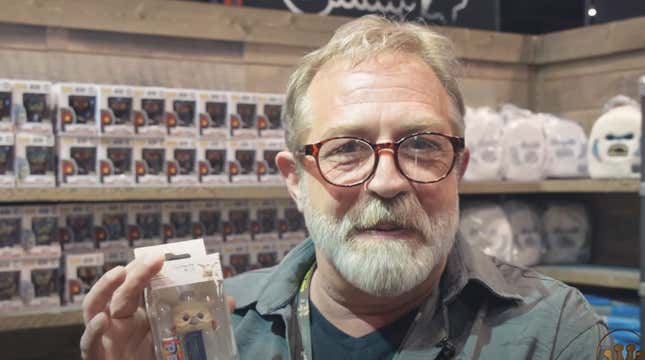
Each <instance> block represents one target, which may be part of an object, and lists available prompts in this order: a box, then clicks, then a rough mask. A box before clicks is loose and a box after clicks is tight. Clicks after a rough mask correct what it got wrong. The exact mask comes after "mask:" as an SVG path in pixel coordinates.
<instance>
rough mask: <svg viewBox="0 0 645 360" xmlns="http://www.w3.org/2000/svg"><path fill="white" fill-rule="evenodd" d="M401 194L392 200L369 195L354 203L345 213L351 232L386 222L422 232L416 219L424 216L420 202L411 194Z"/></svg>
mask: <svg viewBox="0 0 645 360" xmlns="http://www.w3.org/2000/svg"><path fill="white" fill-rule="evenodd" d="M401 196H402V197H400V198H396V199H393V200H382V199H377V198H374V197H370V198H367V199H366V200H364V201H362V202H361V203H359V204H357V205H355V206H354V207H353V208H352V209H351V210H350V211H349V212H348V213H347V218H348V220H349V221H350V222H351V224H352V225H353V231H352V232H356V231H360V230H362V229H367V228H371V227H374V226H377V225H379V224H382V223H388V224H392V225H395V226H397V227H401V228H406V229H410V230H414V231H416V232H419V233H422V231H421V226H420V224H419V221H418V219H419V217H421V216H425V212H424V210H423V208H422V207H421V204H420V203H419V201H418V200H417V198H416V197H414V196H413V195H412V194H405V195H401ZM350 235H351V234H350Z"/></svg>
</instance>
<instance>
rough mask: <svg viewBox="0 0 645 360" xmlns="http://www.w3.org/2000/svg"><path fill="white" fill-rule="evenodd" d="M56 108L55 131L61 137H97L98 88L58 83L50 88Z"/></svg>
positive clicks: (89, 85) (91, 85) (79, 84)
mask: <svg viewBox="0 0 645 360" xmlns="http://www.w3.org/2000/svg"><path fill="white" fill-rule="evenodd" d="M52 95H53V97H54V104H55V106H56V131H57V132H58V133H59V134H61V135H76V136H97V135H98V124H99V106H98V87H96V85H93V84H81V83H58V84H55V85H54V86H52Z"/></svg>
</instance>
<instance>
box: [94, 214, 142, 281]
mask: <svg viewBox="0 0 645 360" xmlns="http://www.w3.org/2000/svg"><path fill="white" fill-rule="evenodd" d="M94 218H95V219H96V222H97V224H96V230H95V234H96V235H95V236H96V242H97V243H98V246H99V249H101V252H103V259H104V267H105V269H104V271H108V270H109V269H111V268H112V267H114V266H116V265H123V266H125V265H126V264H127V263H129V262H130V260H132V258H133V253H132V248H131V246H130V238H129V233H128V229H129V227H130V223H129V217H128V205H127V204H124V203H102V204H96V205H94Z"/></svg>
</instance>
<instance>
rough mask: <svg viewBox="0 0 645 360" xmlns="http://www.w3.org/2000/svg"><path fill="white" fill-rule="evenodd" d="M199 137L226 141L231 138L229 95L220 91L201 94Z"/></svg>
mask: <svg viewBox="0 0 645 360" xmlns="http://www.w3.org/2000/svg"><path fill="white" fill-rule="evenodd" d="M198 96H199V101H198V103H197V105H198V112H199V135H200V136H201V138H202V139H208V140H226V139H228V136H229V126H228V123H229V102H230V99H229V94H228V93H225V92H218V91H201V92H199V95H198Z"/></svg>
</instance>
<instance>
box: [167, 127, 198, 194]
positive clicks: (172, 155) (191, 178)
mask: <svg viewBox="0 0 645 360" xmlns="http://www.w3.org/2000/svg"><path fill="white" fill-rule="evenodd" d="M166 149H167V151H168V152H169V154H168V161H167V165H166V172H167V174H168V184H170V185H176V186H190V185H197V184H198V183H199V177H198V174H197V141H196V139H194V138H166Z"/></svg>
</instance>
